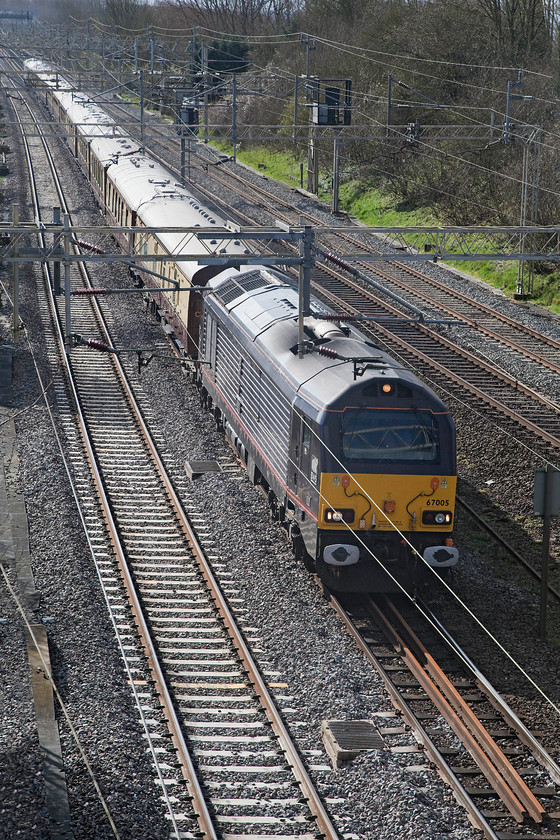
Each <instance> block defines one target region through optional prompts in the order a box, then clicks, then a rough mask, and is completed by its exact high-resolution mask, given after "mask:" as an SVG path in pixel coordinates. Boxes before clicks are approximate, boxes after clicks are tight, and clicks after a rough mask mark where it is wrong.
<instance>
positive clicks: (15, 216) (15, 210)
mask: <svg viewBox="0 0 560 840" xmlns="http://www.w3.org/2000/svg"><path fill="white" fill-rule="evenodd" d="M12 222H13V224H14V227H17V225H18V224H19V204H14V205H13V206H12ZM17 256H18V249H17V245H15V246H14V257H17ZM12 279H13V288H12V299H13V316H12V332H13V337H14V344H15V343H17V342H18V341H19V263H18V261H17V259H16V260H14V263H13V267H12Z"/></svg>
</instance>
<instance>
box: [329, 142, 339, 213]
mask: <svg viewBox="0 0 560 840" xmlns="http://www.w3.org/2000/svg"><path fill="white" fill-rule="evenodd" d="M339 186H340V129H336V128H335V130H334V142H333V181H332V202H331V213H332V214H333V215H335V216H336V214H337V213H338V193H339Z"/></svg>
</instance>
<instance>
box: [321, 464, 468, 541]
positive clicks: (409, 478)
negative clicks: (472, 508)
mask: <svg viewBox="0 0 560 840" xmlns="http://www.w3.org/2000/svg"><path fill="white" fill-rule="evenodd" d="M345 485H346V486H345ZM456 485H457V478H456V476H443V475H438V474H437V473H432V474H431V475H379V474H373V475H372V474H371V473H359V474H356V475H352V476H351V475H348V474H347V473H322V475H321V486H320V493H321V498H320V502H319V528H324V529H325V530H337V529H338V530H339V529H340V528H341V527H343V528H346V527H350V528H351V529H352V530H354V531H360V530H369V529H370V528H371V527H372V525H373V527H374V528H375V530H376V531H390V530H393V529H394V528H395V527H396V528H398V529H399V531H420V532H421V531H441V532H442V533H445V532H448V531H451V530H453V523H451V524H449V525H437V526H434V525H423V524H422V512H423V511H425V510H434V511H436V512H438V511H443V512H446V511H450V512H451V513H454V510H455V489H456ZM329 508H331V509H333V510H342V509H345V510H348V509H350V508H351V509H352V510H354V511H355V516H354V522H352V523H351V524H350V525H349V526H346V525H345V524H344V523H341V522H332V523H330V522H326V521H325V511H326V510H328V509H329ZM414 514H415V516H414Z"/></svg>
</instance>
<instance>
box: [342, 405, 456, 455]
mask: <svg viewBox="0 0 560 840" xmlns="http://www.w3.org/2000/svg"><path fill="white" fill-rule="evenodd" d="M342 451H343V454H344V457H345V458H348V459H350V460H358V461H377V462H379V461H389V462H392V461H423V462H426V463H439V460H440V451H439V426H438V423H437V420H436V418H435V417H434V416H433V415H432V414H431V413H429V412H423V411H415V410H407V411H399V410H392V409H378V410H372V409H355V410H350V411H346V412H344V414H343V418H342Z"/></svg>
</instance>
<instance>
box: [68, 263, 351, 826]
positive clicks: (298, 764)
mask: <svg viewBox="0 0 560 840" xmlns="http://www.w3.org/2000/svg"><path fill="white" fill-rule="evenodd" d="M83 271H85V269H83ZM88 282H89V280H88ZM92 303H93V307H94V310H95V312H96V316H97V317H98V320H99V323H100V326H101V329H102V331H103V334H104V335H105V338H106V340H107V341H108V342H109V343H110V335H109V331H108V327H107V325H106V322H105V319H104V316H103V313H102V312H101V309H100V308H99V306H98V304H97V301H96V300H95V299H94V300H93V301H92ZM60 340H62V341H63V339H62V334H61V333H60ZM61 346H63V344H62V345H61ZM112 361H113V363H114V366H115V369H116V371H117V374H118V376H119V379H120V381H121V386H122V387H123V390H124V391H125V393H126V396H127V399H128V401H129V404H130V406H131V408H132V410H133V412H134V414H135V418H136V421H137V423H138V426H139V428H140V430H141V434H142V437H143V439H144V442H145V444H146V446H147V448H148V450H149V452H150V455H151V457H152V459H153V462H154V464H155V465H156V469H157V471H158V474H159V476H160V479H161V481H162V483H163V485H164V488H165V491H166V493H167V496H168V498H169V500H170V502H171V504H172V506H173V508H174V510H175V513H176V515H177V517H178V519H179V523H180V526H181V529H182V530H183V533H184V535H185V537H186V539H187V541H188V543H189V545H190V548H191V550H192V551H193V553H194V555H195V557H196V559H197V562H198V564H199V567H200V568H201V571H202V574H203V576H204V578H205V580H206V583H207V585H208V586H209V588H210V590H211V592H212V596H213V599H214V601H215V604H216V608H217V610H218V612H219V614H220V615H221V617H222V619H223V621H224V624H225V626H226V627H227V629H228V632H229V635H230V637H231V638H232V640H233V642H234V647H235V648H236V651H237V654H238V656H239V658H240V660H241V662H242V663H243V666H244V668H245V670H246V672H247V674H248V677H249V682H250V683H251V685H252V686H253V688H254V691H255V694H257V696H258V697H259V700H260V702H261V704H262V706H263V709H264V711H265V714H266V716H267V717H268V719H269V721H270V723H271V725H272V728H273V731H274V732H275V734H276V736H277V738H278V741H279V743H280V745H281V747H282V750H283V752H284V755H285V758H286V761H287V763H288V764H289V765H290V767H291V768H292V772H293V773H294V776H295V778H296V779H297V781H298V783H299V785H300V788H301V790H302V793H303V794H304V796H305V798H306V800H307V807H308V808H309V810H310V811H311V813H312V814H313V817H314V819H315V822H316V823H317V826H318V828H319V829H320V831H321V832H322V835H323V837H325V838H326V840H339V834H338V832H337V831H336V829H335V827H334V826H333V824H332V822H331V820H330V817H329V815H328V813H327V811H326V809H325V807H324V805H323V803H322V801H321V798H320V797H319V794H318V793H317V790H316V788H315V786H314V785H313V783H312V781H311V779H310V777H309V774H308V773H307V770H306V768H305V765H304V764H303V761H302V760H301V758H300V756H299V753H298V751H297V748H296V747H295V744H294V743H293V741H292V739H291V737H290V735H289V733H288V730H287V728H286V726H285V725H284V722H283V720H282V718H281V715H280V713H279V712H278V710H277V708H276V706H275V704H274V701H273V699H272V697H271V695H270V692H269V691H268V688H267V686H266V683H265V681H264V679H263V678H262V676H261V674H260V671H259V669H258V666H257V665H256V663H255V661H254V659H253V657H252V655H251V653H250V651H249V648H248V646H247V645H246V643H245V640H244V638H243V635H242V633H241V631H240V630H239V628H238V627H237V624H236V622H235V619H234V617H233V615H232V613H231V611H230V609H229V607H228V605H227V601H226V599H225V597H224V595H223V594H222V592H221V589H220V586H219V584H218V582H217V580H216V578H215V577H214V574H213V572H212V570H211V568H210V565H209V563H208V561H207V559H206V557H205V554H204V551H203V549H202V547H201V546H200V543H199V542H198V539H197V537H196V534H195V532H194V530H193V528H192V527H191V525H190V522H189V520H188V517H187V515H186V513H185V511H184V509H183V505H182V503H181V501H180V499H179V497H178V496H177V494H176V492H175V489H174V486H173V483H172V481H171V479H170V477H169V475H168V473H167V470H166V469H165V466H164V464H163V462H162V460H161V457H160V455H159V452H158V451H157V447H156V445H155V443H154V441H153V439H152V437H151V435H150V433H149V430H148V428H147V426H146V423H145V421H144V419H143V417H142V413H141V410H140V408H139V406H138V404H137V401H136V399H135V397H134V394H133V392H132V390H131V388H130V386H129V383H128V380H127V377H126V374H125V372H124V369H123V367H122V365H121V363H120V360H119V359H118V357H116V356H115V355H113V354H112ZM72 388H73V395H74V399H75V401H76V404H77V406H78V410H79V416H80V422H81V423H82V422H83V431H82V434H83V435H84V434H85V435H86V437H87V429H86V426H85V421H84V418H83V415H82V414H81V410H80V409H79V397H78V395H77V392H76V391H75V389H74V386H73V383H72ZM87 444H88V445H87V448H88V460H89V461H90V464H91V466H92V472H93V473H94V480H95V484H96V487H97V489H98V492H99V495H100V499H101V500H102V505H103V509H104V511H105V512H106V514H107V518H108V524H109V527H110V534H111V542H112V543H113V546H114V549H115V552H116V554H117V556H118V562H119V567H120V568H121V571H122V572H123V575H124V577H125V579H126V581H127V589H128V587H129V586H130V587H132V588H131V590H130V596H131V601H132V603H131V607H132V609H133V612H134V614H135V617H136V619H137V621H138V623H139V624H140V623H141V622H143V616H142V610H141V606H140V602H139V599H138V597H137V596H136V592H135V589H134V584H133V581H132V577H131V576H130V573H129V571H128V566H127V564H126V559H125V557H124V553H123V552H122V548H121V546H120V541H119V539H118V533H117V528H116V524H115V523H114V520H113V518H112V514H111V510H110V507H109V502H108V499H107V497H106V494H105V491H104V487H103V482H102V478H101V475H100V473H99V471H98V468H97V465H96V463H95V455H94V453H93V448H92V447H91V444H90V443H89V440H88V441H87ZM146 634H147V635H146V638H145V639H144V633H142V637H143V640H144V644H145V647H146V650H147V651H148V654H149V655H148V659H149V662H150V666H151V667H153V671H154V673H155V674H156V675H157V681H158V691H159V690H160V681H161V688H162V696H163V697H165V708H166V715H168V714H169V721H170V729H171V732H172V737H173V740H174V743H175V745H176V746H177V747H178V749H179V750H180V754H181V755H182V752H183V749H185V750H186V751H187V755H188V761H186V762H185V764H186V765H187V767H188V769H189V773H190V772H191V770H192V772H193V774H194V778H195V779H197V777H196V772H195V771H194V766H193V765H192V760H191V759H190V754H189V753H188V749H187V747H186V743H185V741H184V738H183V736H182V733H181V730H180V725H179V723H178V719H177V718H176V715H175V713H174V709H173V706H172V701H171V698H170V695H169V693H168V691H167V687H166V683H165V678H164V676H163V673H162V671H161V668H160V666H159V662H158V660H157V654H156V652H155V648H154V647H153V643H152V642H151V639H150V637H149V631H148V630H147V628H146ZM168 702H169V704H170V708H169V711H168V708H167V704H168ZM185 778H186V780H187V784H189V783H188V779H187V777H185ZM197 786H198V791H196V790H195V789H192V790H191V786H190V785H189V793H190V794H191V796H192V797H193V802H194V804H195V811H196V812H197V814H198V815H199V817H198V818H199V820H201V830H202V831H203V832H204V835H203V836H204V837H205V838H206V837H208V839H209V840H210V838H212V839H213V838H215V837H216V834H215V830H214V827H213V823H212V820H211V817H210V814H209V812H208V810H207V806H206V802H205V799H204V795H203V794H202V791H201V789H200V786H199V783H198V780H197Z"/></svg>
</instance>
